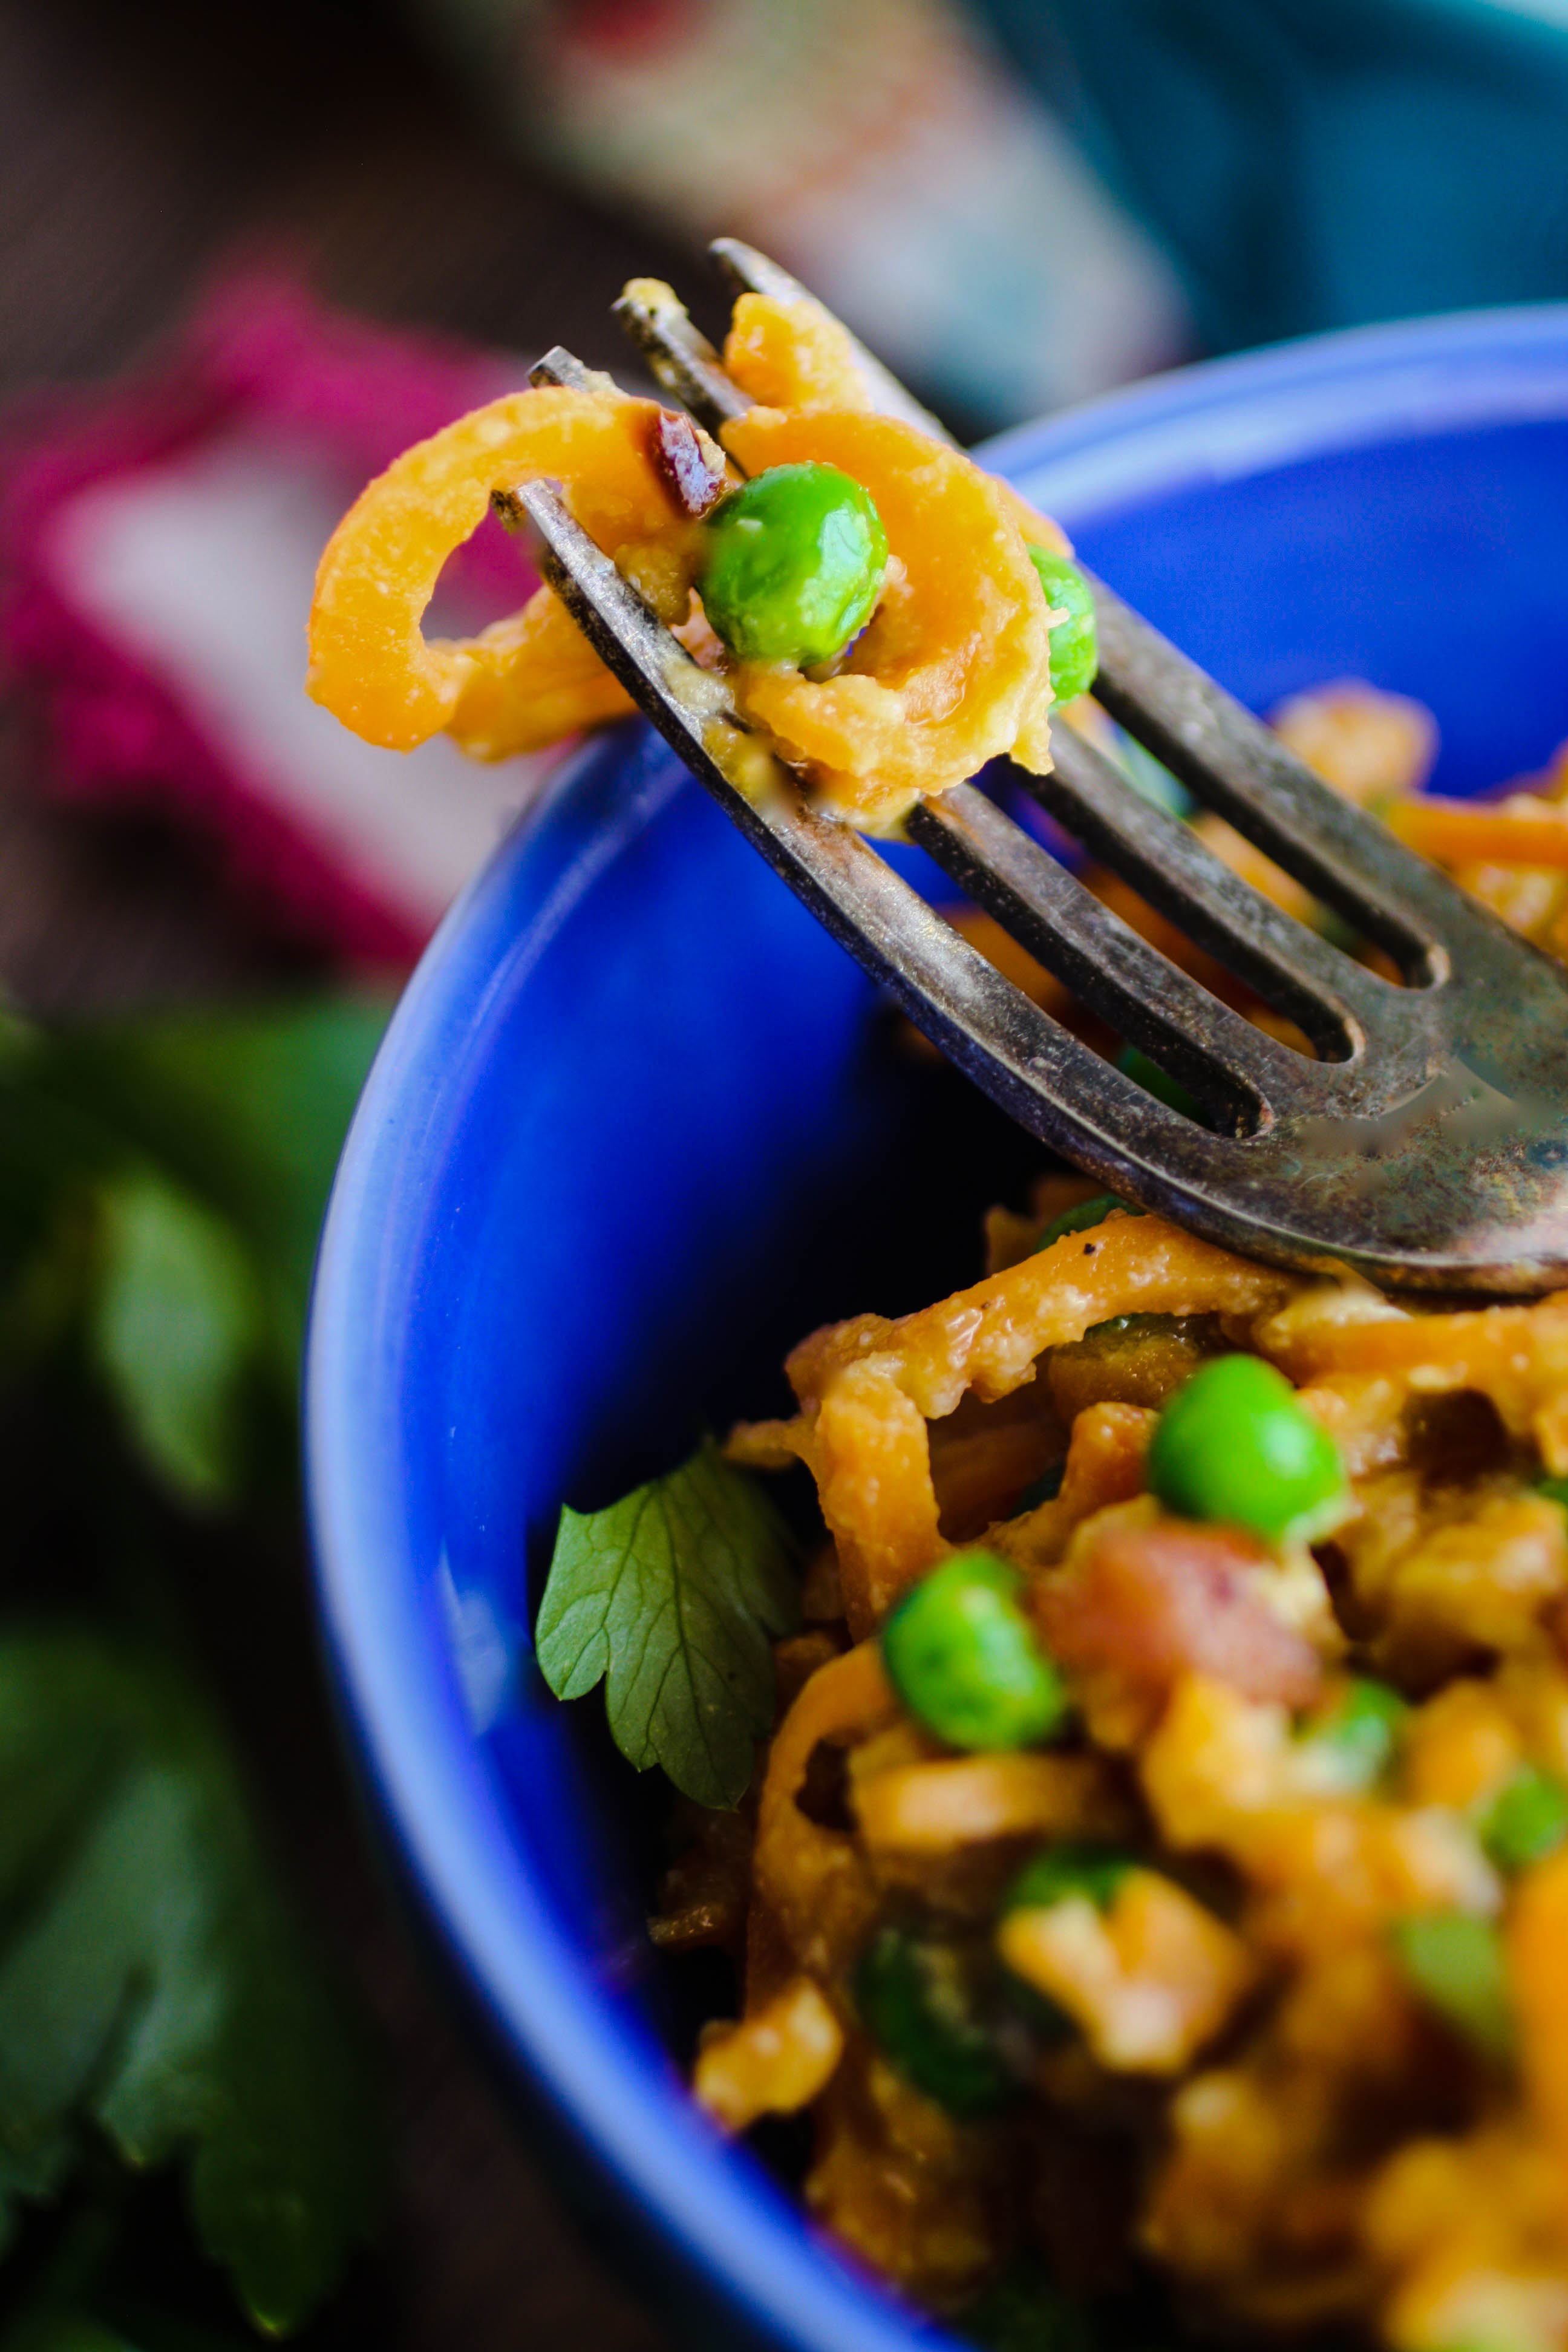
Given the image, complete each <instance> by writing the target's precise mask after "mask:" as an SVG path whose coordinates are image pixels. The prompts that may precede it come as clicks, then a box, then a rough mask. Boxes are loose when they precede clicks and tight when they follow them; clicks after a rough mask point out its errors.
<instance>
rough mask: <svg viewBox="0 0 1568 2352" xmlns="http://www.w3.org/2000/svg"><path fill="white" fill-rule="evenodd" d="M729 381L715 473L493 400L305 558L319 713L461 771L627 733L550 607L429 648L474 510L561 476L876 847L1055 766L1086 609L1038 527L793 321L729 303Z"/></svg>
mask: <svg viewBox="0 0 1568 2352" xmlns="http://www.w3.org/2000/svg"><path fill="white" fill-rule="evenodd" d="M654 290H655V291H656V292H658V293H659V294H660V297H661V299H663V300H665V301H666V302H673V300H674V298H673V296H670V295H669V294H668V289H654ZM725 360H726V364H727V366H728V368H729V370H730V373H731V375H732V376H733V378H734V380H735V381H736V383H739V384H740V385H741V386H742V389H743V390H744V391H746V392H747V393H749V394H752V395H753V396H754V397H755V399H756V401H757V403H758V405H757V406H756V407H754V408H752V410H751V411H750V412H749V413H748V414H746V415H743V416H741V417H738V418H736V419H735V420H734V421H733V422H731V424H729V425H726V426H725V427H724V428H723V431H722V434H721V439H722V442H723V445H724V446H723V448H722V449H720V448H719V447H718V446H716V444H715V443H714V442H713V441H712V440H711V439H710V437H709V436H708V435H706V434H705V433H703V432H701V431H700V429H699V428H698V427H696V426H694V425H692V424H691V423H690V421H689V419H688V418H686V417H684V416H681V415H677V414H676V413H675V412H673V411H671V410H669V409H668V408H664V407H661V406H660V405H659V404H658V403H657V402H654V401H647V400H637V399H633V398H631V397H629V396H628V395H627V394H624V393H622V392H621V391H620V390H619V389H618V388H617V387H616V384H615V383H613V382H612V380H611V379H610V378H609V377H607V376H605V377H596V378H592V379H590V380H589V388H588V389H586V390H579V389H573V388H567V387H563V386H560V385H553V384H542V385H536V386H533V387H531V389H529V390H528V391H525V392H519V393H513V394H508V395H507V396H506V397H505V398H504V399H501V400H498V401H494V402H492V403H491V404H489V407H487V408H482V409H479V410H478V411H476V412H475V414H474V415H471V416H467V417H463V418H460V419H459V420H458V423H457V424H455V425H448V426H447V428H446V429H445V431H443V432H441V433H437V434H436V435H435V436H432V438H431V439H430V440H428V441H425V442H421V443H420V444H419V445H418V446H417V447H416V448H414V449H411V450H409V451H407V452H406V453H405V456H404V457H400V458H399V459H398V460H397V462H396V464H395V465H394V466H392V467H389V468H388V470H387V472H386V473H385V474H384V475H382V476H381V477H380V478H379V479H378V480H376V481H374V482H373V483H372V484H371V485H370V487H369V488H367V489H366V490H365V492H364V493H363V496H362V497H361V499H359V500H358V502H357V503H356V505H355V506H354V507H353V509H351V511H350V513H349V514H348V515H347V516H346V517H345V518H344V520H343V521H342V524H341V525H340V526H339V528H338V530H337V531H336V532H335V533H334V534H333V537H332V540H331V543H330V545H329V546H328V548H327V551H326V553H325V554H324V555H323V557H322V559H321V571H320V573H319V575H318V578H317V584H316V598H315V604H314V606H313V608H312V612H311V616H310V691H311V693H312V694H313V695H314V696H315V698H316V699H317V700H318V701H320V702H322V703H324V704H325V705H326V706H327V708H328V709H330V710H332V711H333V712H335V714H336V715H337V717H338V718H340V719H342V721H343V723H344V724H345V725H346V726H349V727H352V728H353V730H355V732H356V733H358V734H361V735H363V736H364V737H366V738H367V740H370V741H372V742H376V743H381V744H384V745H385V746H386V747H387V748H388V749H390V750H394V751H409V750H412V749H413V748H414V746H415V745H416V744H417V743H421V742H423V741H425V740H426V738H427V737H429V736H430V735H433V734H435V733H437V731H438V730H442V729H445V730H446V731H447V733H448V734H450V735H452V736H453V737H454V738H455V740H457V741H458V743H459V744H461V745H462V747H463V749H464V750H465V751H470V752H472V753H474V754H475V756H476V757H479V758H481V759H501V758H505V757H506V756H508V755H509V754H510V753H511V752H514V751H535V750H539V749H541V748H542V747H543V746H544V745H545V744H548V743H551V742H553V741H556V740H559V739H560V738H562V737H563V736H565V735H568V734H571V733H573V732H574V731H575V730H578V729H579V728H583V727H591V726H595V725H597V724H599V723H601V722H602V721H604V720H605V719H614V718H617V717H621V716H624V715H625V714H626V712H628V711H629V710H630V709H631V708H632V705H631V702H630V700H629V698H627V696H626V692H625V690H624V689H623V688H621V687H620V686H619V685H617V683H616V680H615V679H614V678H613V677H611V676H610V674H609V672H608V670H606V669H605V667H604V666H603V664H602V663H601V662H600V660H599V658H598V656H597V655H596V654H595V653H594V652H593V650H592V649H591V648H590V647H589V646H587V645H586V644H585V642H584V639H583V637H582V636H581V635H579V633H578V631H577V628H576V626H575V625H574V622H573V621H572V620H571V619H570V617H569V616H568V614H567V613H566V611H565V608H564V606H563V604H561V602H560V600H559V598H558V597H557V596H556V594H555V593H554V591H553V590H552V589H551V588H548V587H546V588H541V589H539V590H538V591H537V592H536V593H535V594H534V595H533V596H532V597H531V599H530V601H529V603H528V604H526V605H525V606H524V607H523V608H522V610H521V612H519V613H516V614H512V615H510V617H509V618H507V619H505V620H501V621H498V622H497V623H495V624H494V625H492V626H491V627H490V628H488V629H486V630H485V631H484V632H483V633H482V634H481V635H479V636H477V637H472V638H464V639H459V640H457V641H455V642H453V641H443V640H439V639H433V640H426V637H425V636H424V635H423V633H422V630H421V625H420V624H421V620H422V617H423V614H424V612H425V609H426V605H427V604H429V601H430V598H431V596H432V594H433V593H434V592H435V588H436V583H437V579H438V577H439V574H440V570H441V566H442V564H443V562H445V561H446V558H447V555H449V554H450V553H451V551H452V550H453V549H454V548H455V547H457V546H458V545H459V544H460V543H461V541H463V540H465V539H466V538H467V537H468V535H469V534H470V533H471V532H472V531H473V530H476V529H477V528H478V526H479V522H480V521H481V520H482V519H483V517H484V514H485V512H486V510H487V509H488V508H489V504H490V501H491V499H492V496H494V495H496V494H500V496H501V497H502V498H503V499H504V498H505V497H506V496H507V495H508V494H510V493H511V492H514V491H515V490H516V489H517V488H520V487H521V485H522V484H523V483H525V482H528V481H532V480H539V479H548V478H557V479H559V480H560V481H561V482H562V484H563V489H564V495H565V497H566V500H567V503H568V506H569V507H570V509H571V511H572V513H573V514H574V517H575V519H576V520H577V521H578V522H579V523H580V524H581V525H582V526H583V528H584V530H586V531H587V532H588V534H589V536H590V538H591V539H593V541H595V544H596V545H597V546H598V547H599V548H600V549H601V550H603V551H605V553H607V554H609V555H611V556H613V557H614V559H615V561H616V564H617V565H618V567H619V568H620V570H621V571H622V572H624V573H625V575H626V578H627V579H629V580H630V581H631V582H632V583H633V584H634V585H635V586H636V587H637V589H638V591H639V592H640V593H642V595H643V596H644V598H645V599H646V601H647V603H648V604H649V605H650V606H651V607H652V609H653V610H654V611H655V612H656V613H657V614H658V616H659V617H660V618H661V619H662V620H664V621H666V622H667V624H668V625H671V626H673V627H674V629H675V633H676V635H678V636H679V638H680V640H681V642H682V643H683V644H684V645H685V646H687V647H688V649H689V651H691V652H693V653H695V654H697V656H698V657H699V658H700V660H702V661H703V662H704V663H705V664H707V665H709V666H710V667H724V668H725V669H726V670H727V671H729V672H730V673H731V676H732V679H733V683H734V686H735V689H736V694H737V698H738V700H739V704H740V708H741V709H742V711H743V713H744V714H745V716H746V718H747V719H749V720H750V721H751V722H752V724H753V725H754V726H756V727H758V728H760V729H762V730H763V731H764V732H765V734H766V736H767V738H768V739H769V740H770V741H771V743H772V745H773V748H774V749H776V750H777V751H778V752H779V753H780V754H781V756H782V757H783V758H784V760H785V761H787V762H788V763H789V764H790V765H792V766H793V767H795V768H796V769H797V770H799V771H800V772H801V773H802V774H803V775H804V776H805V779H806V780H807V781H808V782H809V784H810V786H811V788H812V791H813V793H814V797H815V798H816V802H817V804H818V805H819V806H821V807H823V808H825V809H826V810H828V811H831V812H832V813H834V814H838V815H841V816H844V817H846V818H847V819H849V820H851V821H852V822H853V823H854V824H857V825H858V826H859V827H861V828H862V829H864V830H868V831H881V830H887V829H890V828H891V827H893V826H895V825H896V824H898V822H899V820H900V817H902V816H903V815H904V814H907V812H908V810H909V808H910V806H911V805H912V803H914V802H915V801H916V800H917V799H920V798H921V797H923V796H924V795H926V794H928V793H940V792H942V791H944V790H945V789H946V788H947V787H948V786H949V785H950V784H953V783H957V782H962V781H963V780H964V779H965V778H966V777H968V776H971V775H973V773H974V772H976V770H977V769H979V768H981V767H983V766H984V763H985V761H988V760H990V759H993V758H995V757H996V756H997V755H999V754H1000V753H1003V752H1006V753H1009V754H1010V755H1011V756H1012V758H1014V759H1015V760H1017V761H1021V762H1022V763H1023V764H1024V765H1026V766H1028V767H1034V768H1041V767H1044V766H1046V765H1047V764H1048V762H1049V756H1050V754H1049V750H1048V744H1049V730H1048V721H1047V711H1048V709H1049V708H1050V706H1051V703H1052V700H1053V698H1068V697H1071V696H1075V695H1077V694H1079V693H1081V692H1082V691H1083V689H1084V688H1085V687H1086V686H1087V685H1088V683H1089V679H1090V678H1091V677H1092V675H1093V669H1094V635H1093V632H1094V616H1093V604H1092V602H1091V600H1090V598H1089V591H1088V588H1087V585H1086V584H1085V583H1084V581H1083V579H1082V576H1081V574H1079V572H1078V571H1077V569H1076V567H1075V566H1074V565H1073V563H1072V562H1071V559H1070V553H1069V551H1068V547H1067V543H1066V541H1065V540H1064V539H1063V537H1062V534H1061V532H1060V531H1059V530H1058V529H1057V527H1056V525H1055V524H1054V523H1051V522H1049V521H1047V520H1046V518H1045V517H1044V516H1042V515H1037V514H1036V513H1035V512H1034V511H1033V509H1031V508H1029V507H1028V506H1027V505H1026V503H1025V501H1024V500H1023V499H1020V498H1019V497H1018V496H1017V495H1016V492H1015V491H1013V490H1012V489H1010V488H1008V487H1007V485H1006V484H1005V483H1004V482H1001V481H998V480H997V479H996V478H994V476H992V475H989V474H986V473H985V472H984V471H983V470H982V468H981V467H978V466H976V465H975V464H974V463H973V460H972V459H970V458H969V457H965V456H963V453H962V452H961V451H959V450H957V449H954V448H952V447H951V446H948V445H946V444H944V443H942V442H938V441H935V440H933V439H931V436H929V435H927V434H924V433H922V432H921V431H920V429H919V428H918V427H917V426H915V425H911V424H908V423H906V422H904V421H903V420H902V419H900V418H895V417H891V416H886V415H878V414H876V413H875V410H874V405H873V391H872V387H871V386H870V385H869V384H868V383H867V382H866V380H865V378H864V376H863V374H862V373H861V370H860V367H859V363H858V359H857V356H856V349H855V346H854V344H853V342H852V341H851V340H850V338H849V337H848V335H847V333H846V332H845V331H844V329H843V328H842V327H840V326H839V325H838V323H837V320H834V319H832V318H830V317H829V316H828V314H827V312H826V311H825V310H821V309H820V307H819V306H818V305H817V304H816V303H814V302H812V301H810V300H809V299H801V300H798V301H783V300H780V299H775V298H773V297H772V296H768V295H763V294H754V293H752V294H742V296H741V298H740V299H739V300H738V301H737V302H736V305H735V312H734V322H733V325H732V326H731V331H730V336H729V340H728V341H727V343H726V345H725Z"/></svg>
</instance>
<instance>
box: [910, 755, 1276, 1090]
mask: <svg viewBox="0 0 1568 2352" xmlns="http://www.w3.org/2000/svg"><path fill="white" fill-rule="evenodd" d="M905 830H906V831H907V833H908V834H909V836H910V840H911V841H913V842H915V843H917V844H918V845H919V846H920V847H921V849H923V850H925V851H926V852H927V854H928V855H929V856H931V857H933V858H935V860H936V862H937V864H938V865H939V866H941V867H942V870H943V872H944V873H946V874H947V875H948V876H950V877H951V878H952V880H953V881H954V882H956V883H957V884H958V886H959V887H960V888H961V889H962V890H963V891H964V892H965V894H966V895H967V896H968V897H970V898H973V899H975V900H976V901H977V902H978V903H979V904H980V905H981V906H983V907H984V908H985V909H986V910H987V912H988V913H990V914H992V915H994V917H995V918H996V919H997V920H998V921H999V922H1000V923H1001V924H1002V925H1003V927H1004V929H1006V930H1008V931H1010V932H1011V933H1012V934H1013V936H1014V938H1015V939H1016V940H1019V941H1020V942H1021V944H1022V945H1023V946H1025V947H1026V948H1027V949H1028V950H1029V952H1030V953H1031V954H1032V955H1034V956H1035V957H1037V959H1038V961H1040V962H1041V963H1043V964H1044V965H1045V967H1046V969H1047V971H1050V972H1052V973H1054V974H1055V976H1056V977H1057V978H1058V980H1060V981H1062V982H1065V983H1066V985H1067V986H1068V988H1070V989H1071V991H1072V992H1073V994H1074V995H1075V996H1076V997H1077V998H1078V999H1079V1002H1080V1003H1084V1004H1086V1005H1088V1006H1089V1010H1090V1011H1091V1012H1094V1013H1099V1014H1100V1017H1101V1018H1102V1019H1103V1020H1105V1021H1108V1022H1109V1023H1110V1025H1111V1027H1112V1028H1113V1029H1115V1030H1116V1032H1117V1033H1118V1034H1119V1035H1121V1036H1122V1037H1125V1038H1126V1039H1127V1040H1128V1041H1129V1043H1131V1044H1132V1045H1140V1046H1142V1048H1143V1050H1144V1051H1145V1052H1146V1053H1149V1054H1152V1055H1153V1056H1154V1058H1155V1059H1156V1060H1157V1061H1158V1062H1159V1063H1160V1064H1161V1066H1163V1068H1165V1069H1168V1070H1169V1071H1170V1073H1171V1075H1172V1076H1173V1077H1178V1078H1180V1079H1181V1080H1182V1082H1183V1084H1184V1086H1186V1087H1189V1088H1190V1089H1191V1091H1192V1092H1193V1093H1194V1095H1196V1096H1197V1097H1198V1099H1199V1100H1200V1101H1201V1102H1202V1103H1204V1105H1205V1108H1208V1109H1211V1110H1212V1111H1214V1112H1215V1113H1216V1114H1217V1115H1218V1117H1219V1118H1220V1120H1221V1121H1223V1123H1224V1125H1225V1126H1226V1128H1227V1129H1229V1130H1230V1131H1231V1132H1232V1133H1237V1134H1252V1133H1256V1132H1257V1130H1258V1128H1259V1126H1261V1125H1263V1124H1264V1123H1265V1120H1266V1118H1267V1116H1268V1115H1270V1114H1274V1113H1279V1112H1283V1111H1289V1110H1294V1109H1300V1108H1304V1107H1306V1105H1307V1104H1308V1103H1309V1102H1310V1101H1313V1100H1315V1099H1317V1098H1318V1093H1319V1089H1318V1088H1317V1087H1314V1084H1313V1080H1314V1078H1315V1076H1316V1075H1317V1065H1316V1064H1314V1063H1311V1062H1309V1061H1307V1060H1305V1059H1304V1058H1303V1056H1302V1055H1300V1054H1298V1053H1295V1052H1293V1051H1292V1050H1291V1049H1290V1047H1289V1046H1288V1045H1280V1044H1279V1041H1278V1040H1277V1039H1276V1038H1273V1037H1270V1036H1269V1035H1268V1034H1267V1033H1266V1032H1265V1031H1263V1030H1260V1029H1258V1028H1256V1027H1255V1026H1254V1025H1253V1024H1252V1023H1251V1022H1249V1021H1247V1020H1245V1019H1244V1018H1243V1017H1242V1015H1241V1014H1240V1013H1236V1012H1233V1011H1232V1009H1231V1008H1230V1006H1229V1005H1227V1004H1222V1003H1220V1001H1219V999H1218V998H1217V997H1216V996H1214V995H1212V994H1211V993H1210V992H1209V991H1208V990H1207V989H1206V988H1205V987H1204V986H1203V985H1202V983H1201V982H1198V981H1196V980H1194V978H1193V977H1192V975H1191V974H1190V973H1189V972H1185V971H1182V970H1181V969H1180V967H1179V966H1178V965H1176V964H1173V963H1172V962H1171V961H1170V959H1169V958H1168V957H1167V956H1164V955H1162V954H1161V952H1160V950H1158V949H1157V948H1155V947H1152V946H1151V945H1150V943H1149V941H1148V940H1144V939H1142V938H1141V937H1140V936H1139V934H1138V933H1137V932H1136V931H1135V930H1133V929H1132V928H1131V925H1130V924H1128V923H1125V922H1123V920H1122V919H1121V916H1120V915H1117V914H1115V913H1113V912H1112V911H1111V909H1110V908H1109V907H1106V906H1104V905H1102V904H1101V902H1100V899H1098V898H1095V896H1094V894H1093V893H1092V891H1090V890H1088V889H1086V888H1085V887H1084V885H1083V884H1082V883H1081V882H1080V881H1079V878H1078V877H1077V876H1076V875H1075V874H1071V873H1069V872H1068V869H1067V867H1066V866H1063V865H1061V864H1060V863H1059V862H1058V860H1057V859H1056V858H1054V857H1052V856H1050V855H1049V854H1048V853H1047V851H1046V850H1044V849H1043V848H1042V847H1041V846H1040V845H1039V843H1038V842H1037V841H1034V840H1032V839H1031V838H1030V836H1029V835H1027V834H1026V833H1025V832H1024V831H1023V830H1022V828H1021V827H1020V826H1018V825H1016V824H1014V823H1013V821H1012V819H1011V818H1010V817H1008V816H1005V815H1004V814H1003V812H1002V811H1001V810H1000V809H999V808H997V807H995V806H994V803H992V802H990V801H989V800H987V799H986V797H985V795H984V793H981V792H977V791H976V790H975V789H974V787H973V785H972V784H958V785H955V786H954V787H953V788H952V790H951V791H949V792H946V793H942V796H941V797H940V799H937V800H931V801H926V802H923V803H921V805H920V806H919V807H918V808H916V809H914V810H913V811H911V813H910V816H909V818H908V820H907V821H906V826H905Z"/></svg>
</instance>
